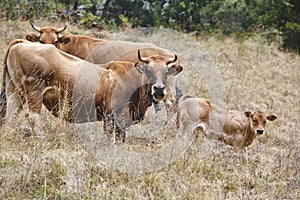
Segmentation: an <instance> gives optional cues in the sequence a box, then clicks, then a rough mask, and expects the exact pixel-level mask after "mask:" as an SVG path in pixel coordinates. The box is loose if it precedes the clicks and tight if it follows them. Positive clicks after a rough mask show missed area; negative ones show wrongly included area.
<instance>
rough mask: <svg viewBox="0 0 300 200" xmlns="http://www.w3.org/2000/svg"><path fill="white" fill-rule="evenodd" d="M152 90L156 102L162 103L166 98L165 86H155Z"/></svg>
mask: <svg viewBox="0 0 300 200" xmlns="http://www.w3.org/2000/svg"><path fill="white" fill-rule="evenodd" d="M151 89H152V96H153V98H154V100H156V101H161V100H163V99H164V98H165V96H166V88H165V86H164V85H153V86H152V88H151Z"/></svg>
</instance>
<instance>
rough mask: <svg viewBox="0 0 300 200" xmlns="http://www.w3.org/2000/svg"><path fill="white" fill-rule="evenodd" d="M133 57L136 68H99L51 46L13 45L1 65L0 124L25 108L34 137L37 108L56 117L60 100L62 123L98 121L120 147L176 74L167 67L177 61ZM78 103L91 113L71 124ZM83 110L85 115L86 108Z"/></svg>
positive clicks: (120, 65) (173, 68)
mask: <svg viewBox="0 0 300 200" xmlns="http://www.w3.org/2000/svg"><path fill="white" fill-rule="evenodd" d="M137 57H138V58H139V62H138V63H132V62H124V61H114V62H110V63H108V64H106V66H105V68H102V67H99V66H96V65H93V64H91V63H88V62H86V61H84V60H81V59H79V58H77V57H75V56H72V55H70V54H66V53H64V52H63V51H60V50H58V49H57V48H55V47H54V46H53V45H41V44H38V43H31V42H27V41H25V40H14V41H12V42H11V43H10V45H9V47H8V50H7V52H6V55H5V57H4V61H3V79H2V80H3V83H2V92H1V97H2V99H1V105H0V111H1V122H2V121H3V118H4V117H7V118H8V120H12V119H13V116H14V115H17V114H18V113H19V111H20V109H22V108H23V105H24V103H25V102H27V104H28V106H29V119H30V122H31V123H32V125H33V127H34V129H35V131H37V132H40V129H41V125H40V123H39V114H40V112H41V107H42V104H44V105H45V107H46V108H47V109H48V110H50V111H51V112H52V114H53V115H55V116H58V111H59V102H60V100H61V99H66V100H67V103H68V105H69V106H68V107H69V109H70V110H69V112H68V113H67V114H66V117H65V119H67V120H68V121H71V122H72V121H75V122H87V121H94V120H104V122H105V123H104V130H106V131H109V132H112V130H114V129H113V128H111V126H110V125H111V124H112V126H113V127H114V126H116V132H117V133H119V135H121V138H122V140H123V141H124V140H125V129H126V128H127V127H128V126H130V125H131V123H132V122H133V121H136V120H139V119H141V118H142V117H143V115H144V114H145V112H146V109H147V108H148V106H150V105H151V103H152V102H153V101H154V100H155V101H162V100H164V98H165V97H166V90H165V87H166V85H165V84H166V77H167V76H169V75H173V74H176V73H178V72H180V71H181V70H182V69H181V68H178V67H177V66H176V65H172V63H175V62H176V60H177V56H176V55H173V57H171V58H167V57H163V56H159V55H157V56H151V57H142V56H141V55H140V52H139V51H138V52H137ZM74 93H77V94H81V95H82V96H80V97H83V100H80V98H74V95H73V94H74ZM70 94H71V95H70ZM72 95H73V98H72ZM75 97H79V96H76V95H75ZM85 98H87V99H88V100H86V99H85ZM82 102H92V104H90V103H89V104H88V105H86V104H84V105H83V107H85V106H90V105H93V108H92V109H91V111H93V110H94V111H95V114H94V115H93V114H91V116H90V117H87V118H82V117H81V118H80V117H79V118H77V114H80V113H81V112H80V110H81V109H82V108H81V107H82V106H81V105H80V103H82ZM78 104H79V105H78ZM125 107H128V112H126V113H127V116H129V117H127V118H125V119H124V118H122V119H121V121H120V122H121V123H117V124H116V120H118V118H119V116H121V114H122V112H123V110H126V109H124V108H125ZM74 108H76V109H75V115H74ZM83 110H87V111H90V110H89V108H87V109H86V108H84V109H83ZM122 120H124V121H125V122H123V121H122ZM126 120H127V121H128V122H127V121H126Z"/></svg>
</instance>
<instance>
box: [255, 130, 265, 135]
mask: <svg viewBox="0 0 300 200" xmlns="http://www.w3.org/2000/svg"><path fill="white" fill-rule="evenodd" d="M256 132H257V133H258V134H263V133H264V130H263V129H257V130H256Z"/></svg>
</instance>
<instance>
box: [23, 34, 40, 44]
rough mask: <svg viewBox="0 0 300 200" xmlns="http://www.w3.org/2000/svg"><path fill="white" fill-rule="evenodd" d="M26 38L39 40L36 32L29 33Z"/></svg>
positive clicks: (31, 40) (33, 40)
mask: <svg viewBox="0 0 300 200" xmlns="http://www.w3.org/2000/svg"><path fill="white" fill-rule="evenodd" d="M26 40H28V41H30V42H38V41H39V37H38V36H37V35H36V34H35V33H28V34H27V35H26Z"/></svg>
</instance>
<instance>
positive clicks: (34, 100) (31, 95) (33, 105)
mask: <svg viewBox="0 0 300 200" xmlns="http://www.w3.org/2000/svg"><path fill="white" fill-rule="evenodd" d="M24 89H25V93H26V101H27V103H28V108H29V113H28V114H27V118H28V120H29V124H30V126H31V128H32V130H33V131H34V132H35V133H36V134H37V135H39V136H42V135H43V129H42V125H41V122H40V113H41V109H42V104H43V90H44V89H45V87H43V83H42V82H39V81H38V80H37V79H34V78H31V77H28V78H26V79H25V81H24Z"/></svg>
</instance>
